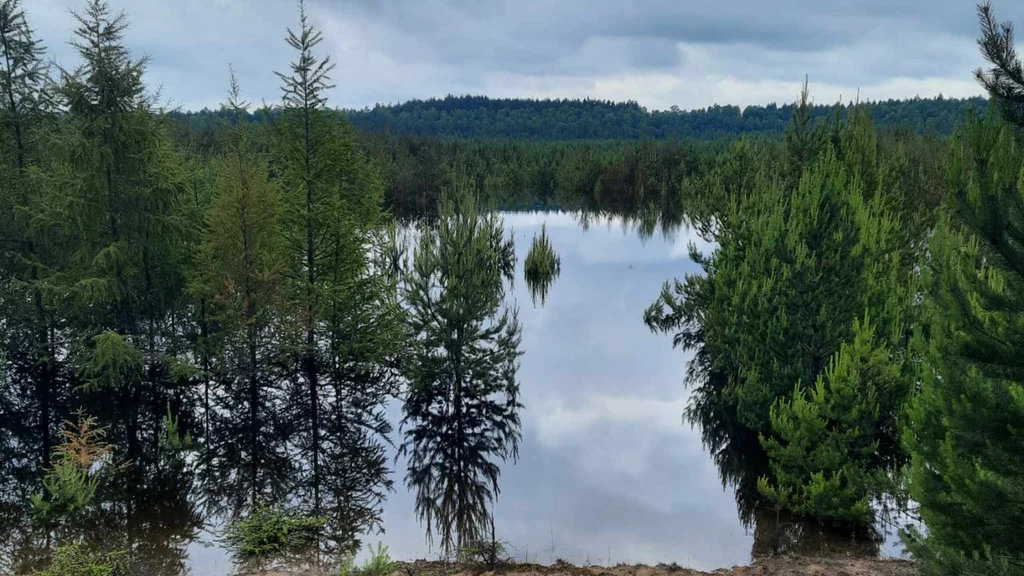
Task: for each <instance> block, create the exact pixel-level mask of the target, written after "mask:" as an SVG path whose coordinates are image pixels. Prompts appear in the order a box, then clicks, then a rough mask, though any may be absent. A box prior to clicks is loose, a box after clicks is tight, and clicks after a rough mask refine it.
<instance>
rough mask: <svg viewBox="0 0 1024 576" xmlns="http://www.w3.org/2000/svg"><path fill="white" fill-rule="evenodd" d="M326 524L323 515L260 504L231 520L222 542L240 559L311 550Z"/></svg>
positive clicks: (276, 555)
mask: <svg viewBox="0 0 1024 576" xmlns="http://www.w3.org/2000/svg"><path fill="white" fill-rule="evenodd" d="M326 525H327V519H326V518H321V517H317V518H309V517H304V516H300V515H298V514H296V513H294V512H288V511H284V510H277V509H274V508H270V507H267V506H261V507H259V508H257V509H256V510H255V511H253V512H252V513H251V514H249V516H247V517H245V518H242V519H240V520H236V521H234V522H232V523H231V525H230V526H228V529H227V531H226V532H225V535H224V541H225V543H226V544H227V545H228V547H229V548H230V549H231V550H232V551H233V552H234V553H235V555H236V556H237V557H238V558H239V559H241V560H251V559H259V558H274V557H280V556H285V555H288V554H293V553H299V552H303V551H306V550H309V549H311V548H312V547H313V546H315V545H316V543H317V540H318V539H319V538H320V536H321V535H322V533H323V529H324V526H326Z"/></svg>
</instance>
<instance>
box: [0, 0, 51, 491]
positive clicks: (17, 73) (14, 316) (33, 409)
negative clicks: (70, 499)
mask: <svg viewBox="0 0 1024 576" xmlns="http://www.w3.org/2000/svg"><path fill="white" fill-rule="evenodd" d="M48 73H49V70H48V66H47V65H46V63H45V61H44V48H43V46H42V44H41V43H40V41H39V40H37V39H36V38H35V37H34V35H33V32H32V29H31V28H30V26H29V24H28V20H27V18H26V16H25V13H24V11H23V9H22V6H21V2H20V1H17V0H3V1H0V134H2V136H0V137H2V141H0V278H2V280H0V315H2V317H3V318H4V322H3V323H4V332H3V338H2V340H0V357H2V360H3V364H4V366H5V368H6V369H5V370H3V372H2V373H0V396H4V395H6V394H5V393H11V394H12V397H10V398H8V399H7V401H6V402H2V401H0V421H2V422H3V423H2V424H0V430H3V429H7V428H10V429H7V430H5V432H4V435H7V434H11V435H12V437H15V436H20V437H23V438H24V437H25V434H23V433H22V432H25V433H29V437H31V438H33V440H32V441H30V442H26V443H25V444H24V445H22V446H21V447H20V448H19V450H20V449H23V450H26V451H32V452H33V453H27V452H26V453H21V454H17V455H15V454H8V455H6V457H4V458H3V459H4V461H5V462H8V463H14V462H32V463H33V464H34V467H35V468H36V469H38V470H41V469H42V468H44V467H46V466H47V465H48V464H49V459H50V451H51V448H52V439H53V435H54V431H55V430H54V428H55V426H56V425H57V423H59V422H60V421H61V416H62V413H61V412H62V411H61V409H60V407H61V404H62V398H61V396H62V394H63V392H64V390H65V388H66V380H67V378H66V374H65V373H64V371H63V370H62V367H61V366H60V365H59V364H58V362H57V354H56V352H55V347H56V345H55V344H54V342H53V337H54V335H55V332H56V331H57V330H58V329H59V325H58V324H57V320H56V318H55V314H54V313H53V310H52V307H51V305H52V301H51V300H52V299H51V298H49V296H48V294H47V286H48V280H49V279H50V277H51V276H52V274H53V271H54V270H57V269H60V267H61V265H60V263H59V261H60V258H61V246H60V245H59V243H58V242H57V241H55V239H53V238H50V237H48V234H46V233H45V230H44V228H45V227H44V226H41V225H39V223H38V219H39V218H41V216H42V215H41V213H40V212H41V208H42V205H43V204H44V202H45V198H46V195H47V187H46V183H45V181H44V178H43V177H42V175H41V171H42V170H44V169H45V168H46V167H47V166H48V165H49V163H50V158H49V157H48V156H47V155H46V154H45V144H44V142H45V140H46V139H47V138H48V133H49V132H52V131H53V130H54V129H55V128H56V123H55V121H54V120H55V118H56V116H55V115H54V106H53V102H52V98H51V96H52V95H51V94H50V91H49V90H48V87H47V83H48V80H49V78H48ZM15 428H17V429H20V430H16V429H15ZM5 444H7V443H5ZM13 444H14V443H11V444H10V445H13ZM33 445H34V446H36V447H38V449H37V450H36V449H33V448H32V446H33ZM11 473H12V474H13V471H12V472H11ZM4 476H5V477H7V478H9V477H11V476H9V475H7V474H5V475H4Z"/></svg>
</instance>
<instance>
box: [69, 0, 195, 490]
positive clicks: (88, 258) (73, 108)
mask: <svg viewBox="0 0 1024 576" xmlns="http://www.w3.org/2000/svg"><path fill="white" fill-rule="evenodd" d="M76 18H77V20H78V28H77V29H76V31H75V36H76V39H75V41H74V43H73V45H74V46H75V47H76V49H77V51H78V53H79V55H80V57H81V59H82V64H81V65H80V66H79V67H77V68H76V69H74V70H73V71H70V72H69V71H62V82H61V86H60V93H61V96H62V97H63V98H64V100H65V101H66V103H67V116H66V122H67V125H68V131H67V134H66V135H64V136H63V141H62V142H61V143H60V146H59V147H58V151H59V153H60V154H61V160H62V162H64V163H66V171H65V172H63V173H61V174H59V176H60V178H61V181H60V182H58V184H59V185H60V186H61V187H62V189H64V190H66V193H67V194H68V195H69V196H70V198H69V199H68V202H67V206H65V209H66V211H65V213H64V214H63V218H65V219H69V220H71V221H72V226H71V228H72V229H73V230H74V236H73V241H74V244H73V246H74V248H73V249H74V252H73V254H72V256H71V262H72V266H71V267H70V269H69V271H68V273H67V274H65V275H63V276H62V277H61V280H62V281H63V286H62V287H63V288H64V290H65V291H66V292H67V295H68V297H67V300H66V302H67V307H66V309H65V313H66V314H67V316H68V318H69V322H71V323H72V326H73V327H74V329H75V331H76V334H77V339H76V341H75V342H74V346H73V349H72V351H71V354H72V357H73V358H74V360H75V363H76V367H77V368H78V369H79V371H80V372H81V373H89V374H90V377H89V378H88V380H89V382H87V384H88V385H87V386H86V388H85V389H86V390H87V391H89V392H93V393H95V394H93V400H95V401H96V409H95V410H94V411H93V413H94V415H96V416H97V418H98V419H99V420H100V422H103V423H104V424H108V425H109V426H110V431H111V439H112V440H113V441H114V442H115V443H116V444H122V443H123V446H124V449H123V450H120V449H119V452H120V453H121V454H122V455H123V456H124V457H125V458H127V459H129V460H131V461H132V462H133V463H134V466H133V470H142V469H144V468H145V467H146V466H148V465H150V464H152V462H151V461H150V458H151V457H152V456H154V454H153V453H152V451H151V450H149V448H150V447H152V446H155V445H156V444H157V442H158V438H159V437H160V435H161V427H162V424H163V421H164V415H165V413H166V406H167V400H168V398H169V397H170V395H171V394H172V389H173V387H174V382H173V380H172V378H171V371H170V361H171V359H172V358H173V357H174V356H173V355H174V351H175V347H176V345H177V344H178V343H179V341H180V340H179V336H180V333H179V331H178V328H179V327H178V326H177V324H176V322H175V321H174V318H173V314H174V311H175V310H176V309H177V307H178V306H179V305H180V303H181V299H182V297H183V295H184V285H185V277H184V273H183V272H184V263H185V262H186V261H187V259H188V258H190V256H191V249H192V248H193V246H192V245H190V243H189V242H188V238H189V235H190V232H191V231H190V229H189V228H190V226H192V225H194V223H192V222H187V221H185V219H183V218H180V217H179V216H181V213H180V206H181V201H182V198H183V196H184V194H185V193H186V192H187V190H186V188H185V186H184V180H183V174H182V171H181V164H180V158H179V157H178V156H177V154H176V153H175V151H174V150H173V149H172V148H171V143H170V140H169V139H168V138H167V137H166V133H165V132H164V130H163V127H162V125H161V123H160V119H159V117H158V116H157V115H156V114H155V113H154V112H155V110H154V109H153V107H152V105H151V101H150V100H151V99H150V97H149V96H148V95H147V92H146V86H145V84H144V83H143V80H142V77H143V73H144V71H145V67H146V60H145V59H136V58H133V56H132V55H131V53H130V52H129V50H128V49H127V47H126V46H125V45H124V32H125V29H126V27H127V22H126V20H125V17H124V15H123V14H122V15H117V16H113V15H111V13H110V9H109V7H108V5H107V4H106V3H105V2H103V1H101V0H92V1H91V2H90V3H89V4H88V5H87V7H86V9H85V11H84V12H83V13H81V14H77V15H76ZM106 335H109V337H107V336H106ZM101 337H103V338H101ZM114 343H116V344H117V345H116V346H105V347H101V346H100V344H114ZM100 384H102V385H106V386H110V388H107V389H101V387H100V386H99V385H100ZM175 392H183V391H182V390H176V391H175ZM111 396H112V397H113V398H115V400H113V401H107V399H108V398H110V397H111ZM176 405H177V403H176Z"/></svg>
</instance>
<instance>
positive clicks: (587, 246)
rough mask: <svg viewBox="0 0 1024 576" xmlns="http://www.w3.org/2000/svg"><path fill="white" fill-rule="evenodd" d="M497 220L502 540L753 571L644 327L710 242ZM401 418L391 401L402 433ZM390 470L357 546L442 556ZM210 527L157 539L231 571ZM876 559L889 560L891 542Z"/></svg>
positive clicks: (188, 560) (598, 226)
mask: <svg viewBox="0 0 1024 576" xmlns="http://www.w3.org/2000/svg"><path fill="white" fill-rule="evenodd" d="M543 223H546V224H547V230H548V234H549V236H550V238H551V241H552V243H553V245H554V247H555V250H556V251H557V252H558V253H559V255H560V257H561V262H562V269H561V275H560V276H559V277H558V278H557V279H556V280H555V282H554V284H553V286H552V287H551V289H550V291H549V293H548V294H547V298H546V303H545V304H544V305H541V304H540V302H537V303H536V304H534V303H533V302H531V298H530V292H529V290H528V288H527V286H526V284H525V281H524V280H523V277H522V263H523V260H524V259H525V256H526V252H527V250H528V249H529V246H530V240H531V239H532V237H533V236H534V234H537V233H539V232H540V229H541V225H542V224H543ZM505 225H506V228H511V229H512V230H513V231H514V234H515V240H516V252H517V255H518V268H519V269H518V271H517V277H516V282H515V286H514V290H513V291H512V292H511V293H510V294H509V296H508V298H509V299H511V300H514V301H515V303H516V304H517V305H518V307H519V313H520V320H521V321H522V325H523V339H522V351H523V357H522V363H521V368H520V372H519V377H520V382H521V392H522V401H523V403H524V405H525V409H524V411H523V413H522V418H523V442H522V444H521V448H520V459H519V461H518V462H517V463H515V464H514V465H513V464H512V463H507V464H506V465H504V466H503V467H502V475H501V481H500V486H501V494H500V496H499V499H498V501H497V504H496V506H495V511H494V512H495V519H496V529H497V536H498V538H499V539H501V540H504V541H507V542H508V543H509V544H510V545H511V546H512V549H513V551H514V553H515V555H516V557H517V558H518V559H520V560H529V561H532V562H541V563H549V562H552V561H554V560H555V559H564V560H566V561H569V562H573V563H579V564H582V563H586V562H590V563H595V564H606V563H619V562H627V563H640V562H643V563H657V562H666V563H670V562H677V563H679V564H680V565H683V566H688V567H693V568H698V569H703V570H711V569H714V568H719V567H726V566H732V565H736V564H745V563H747V562H749V561H750V559H751V554H752V548H753V546H754V540H755V538H754V531H753V530H752V529H750V530H748V529H747V528H745V527H744V525H743V523H742V522H741V521H740V519H739V516H738V514H737V510H736V503H735V499H734V493H733V490H732V489H731V488H727V487H723V486H722V483H721V481H720V479H719V475H718V471H717V470H716V467H715V464H714V463H713V462H712V459H711V457H710V456H709V454H708V453H707V452H706V451H705V450H704V448H703V446H702V444H701V440H700V432H699V430H695V429H692V428H691V427H690V426H689V425H688V424H686V423H684V422H683V420H682V413H683V410H684V408H685V406H686V404H687V399H688V394H689V391H688V390H687V388H686V387H685V386H684V380H683V378H684V374H685V368H686V362H687V360H688V358H689V356H688V355H687V354H683V353H682V352H680V351H678V350H673V349H672V346H671V338H669V337H667V336H664V335H657V334H653V333H651V332H650V331H649V330H648V329H647V327H646V326H645V325H644V323H643V320H642V314H643V311H644V309H645V308H646V307H647V306H648V305H649V304H650V303H651V302H652V301H653V300H654V299H655V298H656V296H657V295H658V291H659V290H660V288H661V285H662V283H663V282H665V281H666V280H669V279H672V278H676V277H678V278H682V277H683V276H684V275H685V274H688V273H696V272H698V271H699V269H698V267H697V266H696V265H695V264H694V263H693V262H692V261H691V260H690V259H689V248H688V246H689V244H690V243H691V242H693V243H695V244H696V245H697V247H698V248H699V249H702V250H707V249H708V245H707V244H706V243H703V242H702V241H701V240H700V239H699V238H697V237H696V236H695V235H694V234H693V233H690V232H688V231H687V229H686V228H682V229H680V230H679V231H678V232H676V233H674V234H671V235H668V236H666V235H663V234H655V235H654V236H653V237H650V238H647V239H644V238H642V237H641V235H640V234H638V233H637V232H636V231H635V230H633V229H632V227H630V226H627V225H625V224H624V223H623V222H622V221H621V220H619V219H616V218H604V219H600V218H599V219H590V220H589V223H588V225H587V226H581V224H580V221H579V219H578V218H577V217H576V216H574V215H572V214H568V213H510V214H506V215H505ZM400 408H401V407H400V406H399V405H398V404H397V403H393V404H392V405H391V406H390V407H389V415H390V417H391V419H392V421H393V422H394V423H395V424H396V430H397V424H398V421H399V418H400ZM397 440H398V437H397V431H396V433H395V437H394V438H393V441H397ZM391 452H392V453H393V452H394V450H391ZM392 461H393V470H394V472H393V477H394V479H395V481H396V483H395V488H396V490H395V492H394V493H392V494H391V495H390V496H389V498H388V500H387V503H386V504H385V508H384V516H383V521H384V527H385V529H386V532H385V533H384V534H380V535H370V536H368V537H366V538H365V539H364V542H366V543H375V542H377V541H380V542H383V543H384V544H385V545H387V546H388V547H389V549H390V552H391V555H392V556H393V557H395V558H396V559H400V560H413V559H418V558H436V557H437V552H438V551H437V550H436V548H435V549H433V550H431V548H430V547H429V546H428V545H427V542H426V541H425V539H424V529H423V527H422V526H421V525H420V524H419V523H418V522H417V520H416V518H415V516H414V514H413V509H414V496H413V494H411V493H409V492H408V491H407V490H406V489H405V487H404V482H403V480H404V462H402V461H401V460H398V461H394V460H393V457H392ZM216 532H217V530H216V529H211V530H209V531H205V532H201V533H200V535H199V538H198V539H196V540H193V541H191V542H176V543H161V544H156V543H154V544H156V547H160V546H168V545H169V546H170V547H172V548H178V549H179V550H180V549H182V548H183V549H184V550H183V552H184V556H185V561H184V564H185V566H186V570H187V572H188V573H189V574H192V575H194V576H220V575H223V574H228V573H230V572H231V571H232V569H233V564H232V562H231V558H230V556H229V555H228V553H227V552H226V551H225V550H224V549H223V548H222V547H221V546H220V545H219V544H218V539H217V536H216ZM882 551H883V554H885V555H894V554H897V553H898V546H897V544H896V542H895V539H894V538H891V537H890V538H889V539H888V540H887V542H886V543H885V545H884V546H883V550H882Z"/></svg>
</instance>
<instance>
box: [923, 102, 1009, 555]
mask: <svg viewBox="0 0 1024 576" xmlns="http://www.w3.org/2000/svg"><path fill="white" fill-rule="evenodd" d="M1021 166H1022V165H1021V154H1020V149H1019V148H1018V147H1017V145H1016V144H1015V142H1014V137H1013V135H1012V134H1011V129H1010V127H1009V126H1007V125H1006V124H1004V123H1002V122H1000V121H999V120H998V119H996V118H994V117H992V116H990V117H989V118H987V119H984V118H983V119H978V118H974V117H969V118H968V121H967V123H966V125H965V126H964V128H963V131H962V133H961V134H960V135H958V136H957V137H956V138H955V139H954V142H953V146H952V152H951V158H950V161H949V173H950V174H949V179H950V185H951V195H950V215H949V216H947V217H944V218H942V219H941V220H940V223H939V225H938V227H937V229H936V230H935V233H934V234H933V236H932V238H931V240H930V242H929V258H928V260H927V266H926V268H925V280H924V287H925V296H926V299H925V304H926V305H925V314H924V320H925V322H924V328H923V330H922V332H921V337H920V339H919V342H920V346H921V348H922V355H923V358H922V362H921V391H920V394H919V396H918V397H917V398H916V399H915V401H914V402H913V404H912V406H911V408H910V409H909V414H908V417H907V421H906V426H905V433H904V436H905V438H906V443H907V446H908V448H909V450H910V452H911V454H912V458H913V465H912V470H911V476H910V497H911V498H912V499H913V500H914V501H915V502H917V503H918V504H919V505H920V514H921V517H922V518H923V519H924V522H925V525H926V527H927V530H928V535H927V538H926V539H925V538H923V537H922V536H921V535H920V534H911V535H909V538H908V542H909V544H910V545H909V548H910V550H911V551H912V552H913V553H914V555H915V556H917V557H918V559H919V562H920V563H921V565H922V567H923V568H924V569H925V570H924V571H925V573H927V574H967V573H970V574H1022V573H1024V545H1022V542H1021V540H1020V538H1018V537H1017V528H1018V525H1019V521H1020V518H1021V517H1022V515H1024V464H1022V461H1021V459H1020V454H1021V453H1024V437H1022V435H1021V433H1020V429H1021V423H1024V384H1022V382H1024V370H1022V367H1021V363H1020V358H1024V349H1022V343H1024V329H1022V326H1021V323H1020V320H1019V318H1020V316H1021V313H1022V311H1024V296H1022V295H1024V253H1022V251H1021V248H1020V246H1021V245H1022V244H1021V243H1022V242H1024V234H1022V232H1021V231H1022V227H1021V226H1022V224H1024V183H1022V182H1021V181H1020V179H1019V178H1020V174H1021Z"/></svg>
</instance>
